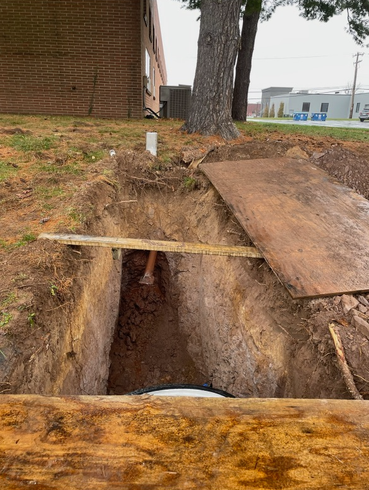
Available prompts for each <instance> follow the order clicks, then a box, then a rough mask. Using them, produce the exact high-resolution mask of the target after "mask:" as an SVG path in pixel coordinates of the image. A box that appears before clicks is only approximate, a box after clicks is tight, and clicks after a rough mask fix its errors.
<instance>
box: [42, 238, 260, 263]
mask: <svg viewBox="0 0 369 490" xmlns="http://www.w3.org/2000/svg"><path fill="white" fill-rule="evenodd" d="M38 238H39V239H46V240H56V241H57V242H59V243H65V244H66V245H84V246H87V247H105V248H126V249H131V250H155V251H158V252H176V253H191V254H202V255H225V256H229V257H250V258H252V257H253V258H256V259H262V258H263V255H262V254H261V253H260V252H259V251H258V249H257V248H255V247H236V246H233V245H216V244H215V245H212V244H210V245H208V244H206V243H188V242H173V241H169V240H149V239H146V238H120V237H99V236H90V235H74V234H65V233H41V234H40V235H39V236H38Z"/></svg>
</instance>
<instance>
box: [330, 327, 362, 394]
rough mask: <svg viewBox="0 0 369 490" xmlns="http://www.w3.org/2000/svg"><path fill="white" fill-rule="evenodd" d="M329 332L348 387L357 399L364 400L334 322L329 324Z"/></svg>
mask: <svg viewBox="0 0 369 490" xmlns="http://www.w3.org/2000/svg"><path fill="white" fill-rule="evenodd" d="M329 332H330V334H331V336H332V339H333V343H334V348H335V349H336V354H337V359H338V367H339V369H340V371H341V373H342V377H343V380H344V382H345V384H346V387H347V389H348V390H349V392H350V393H351V395H352V397H353V398H354V399H355V400H363V397H362V396H361V395H360V393H359V390H358V389H357V388H356V385H355V382H354V378H353V376H352V373H351V371H350V368H349V367H348V365H347V361H346V357H345V352H344V350H343V345H342V340H341V337H340V334H339V332H338V328H337V326H336V325H335V324H334V323H330V324H329Z"/></svg>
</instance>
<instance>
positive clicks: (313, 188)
mask: <svg viewBox="0 0 369 490" xmlns="http://www.w3.org/2000/svg"><path fill="white" fill-rule="evenodd" d="M201 169H202V170H203V171H204V172H205V174H206V175H207V176H208V178H209V179H210V180H211V182H212V183H213V184H214V186H215V187H216V189H217V190H218V191H219V193H220V194H221V196H222V197H223V199H224V200H225V201H226V203H227V204H228V206H229V207H230V209H231V210H232V212H233V213H234V215H235V216H236V218H237V219H238V221H239V223H240V224H241V226H242V227H243V228H244V230H245V231H246V232H247V234H248V235H249V236H250V238H251V239H252V241H253V242H254V244H255V245H256V247H257V248H258V249H259V250H260V251H261V252H262V254H263V255H264V257H265V259H266V260H267V262H268V263H269V265H270V266H271V268H272V269H273V270H274V272H275V273H276V274H277V276H278V277H279V278H280V280H281V281H282V283H284V284H285V286H286V287H287V289H288V291H289V292H290V294H291V296H292V297H293V298H304V297H314V296H329V295H336V294H343V293H355V292H360V291H369V202H368V201H367V200H366V199H364V198H363V197H361V196H359V195H358V194H356V193H355V192H353V191H352V190H351V189H349V188H348V187H346V186H344V185H342V184H340V183H338V182H337V181H335V180H334V179H333V178H331V177H330V176H329V175H328V174H327V173H326V172H324V171H323V170H321V169H319V168H317V167H315V166H314V165H312V164H311V163H310V162H307V161H302V160H294V159H291V158H275V159H260V160H244V161H229V162H218V163H206V164H202V165H201Z"/></svg>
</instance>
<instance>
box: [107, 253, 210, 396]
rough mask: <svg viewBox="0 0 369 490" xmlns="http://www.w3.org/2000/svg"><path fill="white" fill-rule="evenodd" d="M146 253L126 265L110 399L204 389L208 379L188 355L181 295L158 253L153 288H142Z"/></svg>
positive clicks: (129, 256) (112, 354)
mask: <svg viewBox="0 0 369 490" xmlns="http://www.w3.org/2000/svg"><path fill="white" fill-rule="evenodd" d="M147 257H148V253H145V252H140V251H135V252H131V253H127V254H126V255H125V257H124V259H123V270H124V275H122V292H121V299H120V308H119V318H118V322H117V327H116V329H115V332H114V337H113V343H112V347H111V352H110V359H111V365H110V373H109V381H108V394H112V395H121V394H125V393H129V392H131V391H134V390H137V389H140V388H146V387H148V386H156V385H160V384H172V383H187V384H203V383H204V382H205V381H206V376H205V375H204V374H203V371H204V370H203V369H201V368H199V367H198V366H196V365H195V363H194V361H193V359H192V358H191V356H190V355H189V353H188V349H187V339H186V336H185V335H184V334H183V333H182V332H181V331H180V329H179V324H178V294H176V292H175V289H174V287H173V284H172V281H171V273H170V270H169V265H168V261H167V259H166V256H165V254H164V253H159V254H158V257H157V261H156V266H155V270H154V277H155V282H154V284H153V285H146V284H140V279H141V278H142V276H143V273H144V270H145V265H146V261H147Z"/></svg>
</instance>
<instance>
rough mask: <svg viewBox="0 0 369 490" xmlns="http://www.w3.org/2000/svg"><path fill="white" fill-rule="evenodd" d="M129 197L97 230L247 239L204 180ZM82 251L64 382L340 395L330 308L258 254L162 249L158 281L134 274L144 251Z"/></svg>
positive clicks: (117, 390) (108, 387)
mask: <svg viewBox="0 0 369 490" xmlns="http://www.w3.org/2000/svg"><path fill="white" fill-rule="evenodd" d="M130 197H132V196H130V195H123V198H122V195H120V196H119V199H120V201H123V205H122V204H121V205H119V206H116V207H115V208H114V207H113V206H109V208H108V209H109V211H108V212H106V211H105V209H106V206H105V208H104V213H103V220H102V221H101V222H100V225H99V226H100V228H99V229H98V231H97V232H98V233H100V234H104V235H105V236H127V237H145V236H147V237H150V238H158V239H167V240H175V241H188V242H200V243H201V242H202V243H220V244H221V243H223V244H225V243H227V244H229V245H246V246H248V245H250V244H251V243H250V241H249V239H248V237H247V236H246V234H245V233H244V232H243V230H242V229H241V228H240V226H239V225H238V223H237V222H236V221H235V219H234V217H233V216H232V215H231V214H230V213H229V212H228V210H227V208H226V206H225V205H224V203H223V202H222V201H221V199H220V197H219V195H218V194H217V193H216V191H215V190H214V189H213V188H212V187H211V186H210V185H209V183H206V184H205V185H203V186H202V187H199V188H198V189H197V190H193V191H191V192H166V193H163V192H161V191H159V192H158V190H157V189H144V192H141V193H140V194H139V195H138V196H137V195H136V197H137V199H135V200H132V199H129V198H130ZM120 201H118V203H119V202H120ZM102 227H103V228H102ZM97 232H95V234H96V233H97ZM90 256H91V257H92V260H91V265H90V266H89V267H90V268H89V274H87V275H84V281H83V282H84V285H83V287H84V297H83V298H81V301H80V305H79V306H80V308H79V310H78V309H77V311H79V313H78V314H77V317H78V322H77V323H78V324H79V327H80V328H79V329H78V328H77V327H76V325H77V323H76V322H75V321H74V320H73V319H72V322H71V325H72V328H71V336H73V338H75V339H81V341H78V340H77V342H75V343H74V344H73V349H72V351H73V352H74V353H75V354H73V356H74V357H73V359H71V358H70V359H69V361H68V365H67V369H66V370H65V371H64V374H63V375H62V376H61V377H62V378H63V379H62V382H61V383H59V385H60V390H59V391H60V392H62V393H85V394H94V393H97V394H99V393H100V394H103V393H108V394H125V393H129V392H131V391H134V390H137V389H140V388H145V387H149V386H156V385H161V384H172V383H176V384H177V383H186V384H205V383H206V384H208V385H210V386H213V387H214V388H216V389H221V390H224V391H227V392H229V393H231V394H233V395H235V396H237V397H250V396H253V397H307V398H314V397H322V398H334V397H338V398H342V397H345V396H347V392H346V390H345V387H344V386H343V384H342V381H341V379H340V376H339V373H338V372H337V369H336V367H335V365H334V364H332V363H331V362H330V359H329V358H326V353H327V352H328V353H329V352H331V344H330V343H329V339H327V338H326V335H325V330H323V333H322V330H321V327H324V329H325V328H326V325H327V323H328V317H329V315H331V312H329V313H328V316H327V315H326V312H325V311H323V312H322V311H320V310H322V308H321V302H319V300H316V301H315V302H314V301H313V302H310V301H305V302H303V301H293V300H292V299H291V298H290V297H289V295H288V293H287V291H286V290H285V289H284V287H283V286H282V285H281V284H280V283H279V281H278V279H277V278H276V276H275V275H274V273H273V272H272V271H271V270H270V268H269V267H268V265H267V264H266V263H265V262H264V261H263V260H261V259H251V258H250V259H247V258H237V257H221V256H210V255H191V254H184V253H159V254H158V257H157V261H156V265H155V270H154V276H155V282H154V284H153V285H146V284H141V283H140V279H141V278H142V276H143V274H144V271H145V265H146V261H147V257H148V252H144V251H140V250H134V251H125V252H123V253H122V257H121V258H120V259H118V260H117V259H116V258H115V259H114V258H113V256H112V254H111V251H110V250H106V249H94V250H93V251H91V252H90ZM97 284H99V286H97ZM89 298H94V301H93V304H91V302H89ZM75 317H76V314H75ZM312 318H313V319H314V321H313V324H312V323H311V320H312ZM76 328H77V331H75V329H76ZM313 335H315V336H316V338H319V342H314V341H312V340H311V339H312V336H313ZM317 344H319V345H317ZM318 359H319V360H318ZM77 360H78V362H77ZM74 361H75V362H74ZM64 365H65V363H64Z"/></svg>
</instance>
